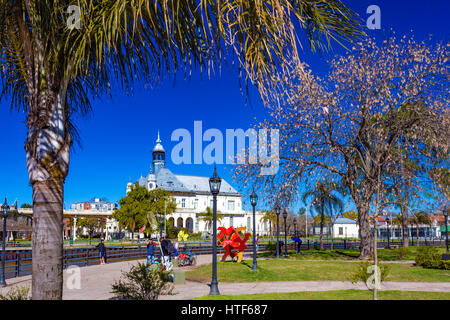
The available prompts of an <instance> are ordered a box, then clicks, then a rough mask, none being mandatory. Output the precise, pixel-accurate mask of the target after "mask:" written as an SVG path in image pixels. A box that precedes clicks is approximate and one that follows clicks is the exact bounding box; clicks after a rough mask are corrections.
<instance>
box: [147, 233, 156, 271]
mask: <svg viewBox="0 0 450 320" xmlns="http://www.w3.org/2000/svg"><path fill="white" fill-rule="evenodd" d="M149 262H150V263H151V264H153V263H155V243H154V242H153V240H152V239H148V241H147V266H148V263H149Z"/></svg>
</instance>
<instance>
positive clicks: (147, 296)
mask: <svg viewBox="0 0 450 320" xmlns="http://www.w3.org/2000/svg"><path fill="white" fill-rule="evenodd" d="M170 274H171V272H168V271H164V270H162V269H161V268H160V266H159V265H157V264H154V265H152V266H151V267H150V268H147V266H146V264H144V263H141V262H138V264H137V265H134V266H132V267H131V269H130V271H128V272H123V273H122V278H123V280H122V279H119V281H116V282H115V283H114V284H113V285H112V293H114V294H115V295H116V297H118V298H120V299H129V300H156V299H158V297H159V296H160V295H164V294H172V291H173V285H172V284H171V283H170V281H171V279H170Z"/></svg>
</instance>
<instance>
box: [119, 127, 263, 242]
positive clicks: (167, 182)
mask: <svg viewBox="0 0 450 320" xmlns="http://www.w3.org/2000/svg"><path fill="white" fill-rule="evenodd" d="M165 156H166V151H165V149H164V147H163V146H162V144H161V139H160V137H159V133H158V139H157V140H156V145H155V147H154V148H153V150H152V165H151V168H150V172H149V174H148V175H147V176H145V177H143V176H142V175H141V177H140V178H139V180H138V181H137V183H138V184H139V185H140V186H144V187H146V188H147V190H153V189H157V188H159V189H164V190H167V191H169V192H171V193H172V195H173V197H174V200H175V202H176V204H177V209H176V212H175V213H173V214H171V215H170V216H168V217H167V220H168V223H169V224H171V225H172V226H175V227H183V228H188V229H191V230H192V231H193V232H195V233H197V232H203V231H206V232H208V231H211V230H209V229H208V228H207V225H206V222H205V221H203V220H201V219H200V216H199V213H202V212H205V211H206V208H207V207H210V208H211V209H212V207H213V196H212V194H211V192H210V188H209V177H201V176H190V175H183V174H174V173H172V171H170V170H169V169H168V168H166V166H165V164H166V159H165ZM132 186H133V183H132V182H131V181H130V182H129V183H128V184H127V188H126V191H127V193H128V192H129V191H130V190H131V188H132ZM217 210H218V211H220V213H221V214H222V215H223V216H224V218H223V219H222V220H221V221H220V222H218V223H217V226H218V227H219V226H224V227H227V228H228V227H229V226H234V227H235V228H237V227H246V228H247V231H252V227H253V220H252V219H253V218H252V216H253V213H252V211H250V210H243V209H242V194H240V193H239V192H237V191H236V190H235V189H234V188H233V187H232V186H231V185H230V184H229V183H228V182H227V181H226V180H224V179H222V183H221V186H220V193H219V195H218V196H217ZM162 214H163V213H162ZM262 216H263V214H262V213H261V212H260V211H257V212H256V232H257V233H258V234H267V233H268V232H269V231H268V230H269V229H268V224H267V223H263V222H261V218H262Z"/></svg>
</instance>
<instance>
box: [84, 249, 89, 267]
mask: <svg viewBox="0 0 450 320" xmlns="http://www.w3.org/2000/svg"><path fill="white" fill-rule="evenodd" d="M85 264H86V266H88V265H89V249H87V250H86V262H85Z"/></svg>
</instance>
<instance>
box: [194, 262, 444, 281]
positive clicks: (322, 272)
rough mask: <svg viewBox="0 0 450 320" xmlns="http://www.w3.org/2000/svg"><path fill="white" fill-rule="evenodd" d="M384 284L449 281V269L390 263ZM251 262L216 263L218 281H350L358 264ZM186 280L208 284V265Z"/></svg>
mask: <svg viewBox="0 0 450 320" xmlns="http://www.w3.org/2000/svg"><path fill="white" fill-rule="evenodd" d="M389 265H390V266H391V271H390V273H389V276H388V278H387V281H421V282H447V281H450V271H449V270H436V269H424V268H422V267H415V266H412V265H411V264H404V263H390V264H389ZM251 266H252V261H251V260H248V261H243V262H241V263H233V262H218V265H217V268H218V280H219V281H223V282H256V281H313V280H317V281H320V280H340V281H345V280H351V278H352V274H353V273H354V272H355V270H356V268H357V266H358V263H355V262H352V261H336V260H334V261H333V260H317V261H305V260H295V259H289V260H288V259H279V260H278V259H272V260H259V261H258V270H257V271H251ZM186 279H188V280H194V281H204V282H208V281H210V279H211V265H210V264H209V265H204V266H201V267H199V268H197V269H195V270H192V271H187V272H186Z"/></svg>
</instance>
